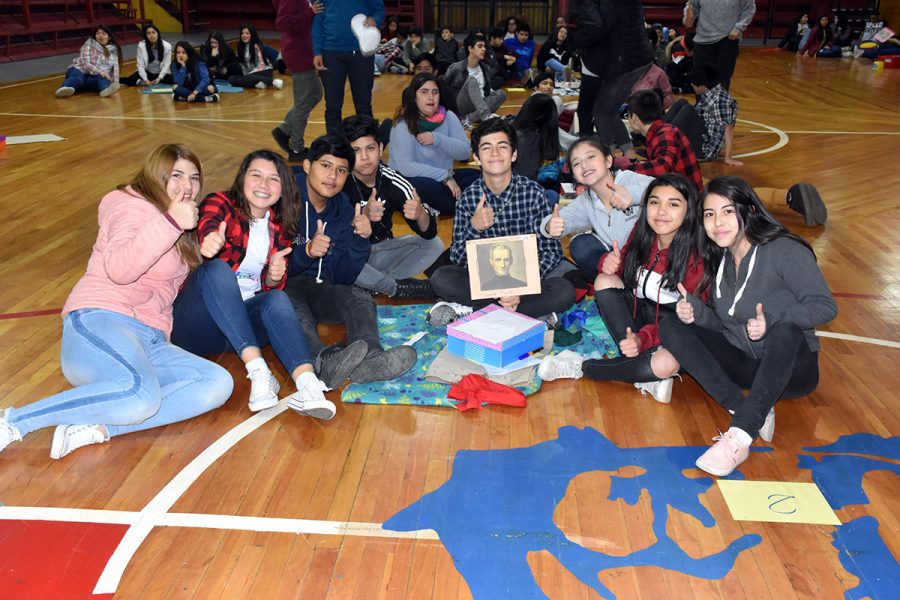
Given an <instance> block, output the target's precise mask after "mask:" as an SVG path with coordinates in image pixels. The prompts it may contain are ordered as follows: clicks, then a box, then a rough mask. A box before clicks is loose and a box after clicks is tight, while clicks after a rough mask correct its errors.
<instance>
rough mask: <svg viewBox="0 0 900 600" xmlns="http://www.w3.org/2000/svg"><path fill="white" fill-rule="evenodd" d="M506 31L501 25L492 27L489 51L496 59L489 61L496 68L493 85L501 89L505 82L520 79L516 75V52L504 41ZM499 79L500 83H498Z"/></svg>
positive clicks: (492, 73) (492, 78) (493, 72)
mask: <svg viewBox="0 0 900 600" xmlns="http://www.w3.org/2000/svg"><path fill="white" fill-rule="evenodd" d="M503 36H504V31H503V29H502V28H500V27H495V28H494V29H491V33H490V44H491V48H490V50H489V53H490V54H492V55H493V58H494V60H493V61H488V62H489V63H492V66H493V67H494V70H493V71H492V72H491V87H492V88H494V89H500V88H501V87H503V86H504V85H505V84H507V83H509V82H511V81H513V80H515V79H518V76H517V75H516V69H515V64H516V54H515V52H513V51H511V50H510V49H509V48H507V47H506V45H505V44H504V43H503ZM497 80H499V85H498V84H497Z"/></svg>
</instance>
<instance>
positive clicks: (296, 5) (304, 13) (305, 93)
mask: <svg viewBox="0 0 900 600" xmlns="http://www.w3.org/2000/svg"><path fill="white" fill-rule="evenodd" d="M272 4H273V5H274V6H275V27H276V28H277V29H278V33H279V34H280V35H281V56H282V58H283V59H284V62H285V63H286V64H287V66H288V69H290V70H291V80H292V81H293V84H294V88H293V89H294V106H293V107H291V110H289V111H288V112H287V114H286V115H284V119H283V120H282V122H281V124H279V125H278V127H276V128H275V129H273V130H272V137H273V138H275V141H276V142H277V143H278V146H279V147H280V148H281V149H282V150H284V151H285V152H286V153H287V159H288V161H289V162H303V159H304V158H306V145H305V141H304V139H303V136H304V135H305V134H306V123H307V121H308V120H309V113H311V112H312V109H313V108H315V106H316V104H318V103H319V102H320V101H321V100H322V84H321V83H320V82H319V77H318V71H316V69H315V68H314V67H313V54H312V23H313V17H314V16H315V15H317V14H319V13H320V12H322V11H323V10H324V9H325V7H324V5H323V4H322V3H321V2H320V1H319V0H316V1H315V2H309V1H308V0H272Z"/></svg>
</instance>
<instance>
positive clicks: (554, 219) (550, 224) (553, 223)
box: [547, 204, 566, 238]
mask: <svg viewBox="0 0 900 600" xmlns="http://www.w3.org/2000/svg"><path fill="white" fill-rule="evenodd" d="M565 231H566V220H565V219H563V218H562V217H561V216H560V215H559V204H557V205H556V206H554V207H553V215H551V217H550V220H549V221H547V233H549V234H550V237H554V238H560V237H562V234H563V233H565Z"/></svg>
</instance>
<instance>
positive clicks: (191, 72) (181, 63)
mask: <svg viewBox="0 0 900 600" xmlns="http://www.w3.org/2000/svg"><path fill="white" fill-rule="evenodd" d="M172 79H173V85H172V89H173V91H174V93H173V94H172V99H173V100H175V101H176V102H218V101H219V94H218V93H216V84H215V83H213V82H212V79H211V78H210V76H209V70H207V68H206V64H205V63H204V62H203V61H202V60H200V57H199V56H197V53H196V52H195V51H194V47H193V46H191V44H190V42H185V41H180V42H177V43H176V44H175V62H174V63H173V64H172Z"/></svg>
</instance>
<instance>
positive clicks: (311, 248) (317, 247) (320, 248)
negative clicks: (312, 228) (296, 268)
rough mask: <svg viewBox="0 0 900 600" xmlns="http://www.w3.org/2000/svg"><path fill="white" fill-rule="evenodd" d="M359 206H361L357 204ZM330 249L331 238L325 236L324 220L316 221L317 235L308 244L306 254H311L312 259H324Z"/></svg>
mask: <svg viewBox="0 0 900 600" xmlns="http://www.w3.org/2000/svg"><path fill="white" fill-rule="evenodd" d="M357 206H359V205H358V204H357ZM330 248H331V238H330V237H328V236H327V235H325V226H324V225H323V224H322V220H321V219H319V220H317V221H316V233H315V235H313V238H312V239H311V240H310V241H309V242H308V243H307V244H306V253H307V254H309V256H310V257H311V258H322V257H323V256H325V255H326V254H328V250H329V249H330Z"/></svg>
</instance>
